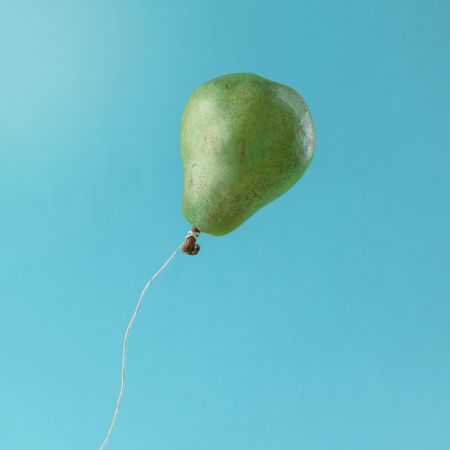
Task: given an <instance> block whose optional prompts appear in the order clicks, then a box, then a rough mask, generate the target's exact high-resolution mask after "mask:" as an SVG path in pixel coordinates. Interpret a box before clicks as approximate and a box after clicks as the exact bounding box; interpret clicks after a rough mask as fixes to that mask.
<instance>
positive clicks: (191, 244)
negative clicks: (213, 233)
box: [181, 226, 200, 256]
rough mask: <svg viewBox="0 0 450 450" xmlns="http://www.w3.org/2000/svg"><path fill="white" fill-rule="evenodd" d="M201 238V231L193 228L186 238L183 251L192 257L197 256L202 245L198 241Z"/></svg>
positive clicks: (182, 247)
mask: <svg viewBox="0 0 450 450" xmlns="http://www.w3.org/2000/svg"><path fill="white" fill-rule="evenodd" d="M199 236H200V230H199V229H198V228H197V227H196V226H193V227H192V230H189V232H188V234H187V235H186V237H185V238H184V242H183V245H182V246H181V250H182V251H183V253H186V254H188V255H191V256H195V255H196V254H197V253H198V252H199V251H200V245H198V244H197V239H198V238H199Z"/></svg>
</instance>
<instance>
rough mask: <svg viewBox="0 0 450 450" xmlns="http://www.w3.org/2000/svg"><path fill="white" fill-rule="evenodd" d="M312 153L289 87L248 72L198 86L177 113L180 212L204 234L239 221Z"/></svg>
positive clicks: (289, 181)
mask: <svg viewBox="0 0 450 450" xmlns="http://www.w3.org/2000/svg"><path fill="white" fill-rule="evenodd" d="M314 151H315V130H314V124H313V121H312V117H311V113H310V112H309V109H308V107H307V105H306V103H305V101H304V100H303V98H302V97H301V96H300V94H298V92H296V91H295V90H294V89H292V88H290V87H288V86H285V85H283V84H280V83H276V82H274V81H271V80H268V79H266V78H263V77H260V76H258V75H254V74H250V73H237V74H230V75H225V76H222V77H219V78H216V79H214V80H211V81H208V82H207V83H205V84H203V85H202V86H200V87H199V88H198V89H197V90H196V91H195V92H194V93H193V94H192V96H191V98H190V99H189V101H188V103H187V105H186V108H185V110H184V112H183V119H182V127H181V153H182V159H183V166H184V194H183V212H184V215H185V217H186V219H187V220H188V221H189V222H190V223H191V224H193V225H194V226H196V227H197V228H198V229H199V230H201V231H202V232H204V233H208V234H212V235H215V236H221V235H224V234H227V233H230V232H231V231H233V230H235V229H236V228H237V227H239V226H240V225H241V224H242V223H243V222H245V221H246V220H247V219H248V218H249V217H250V216H252V215H253V214H254V213H255V212H256V211H258V210H259V209H260V208H262V207H263V206H265V205H267V204H268V203H270V202H271V201H273V200H275V199H276V198H278V197H279V196H280V195H282V194H283V193H285V192H286V191H287V190H288V189H290V188H291V187H292V186H294V184H295V183H297V181H298V180H299V179H300V178H301V177H302V175H303V174H304V172H305V170H306V169H307V168H308V166H309V164H310V162H311V160H312V158H313V155H314Z"/></svg>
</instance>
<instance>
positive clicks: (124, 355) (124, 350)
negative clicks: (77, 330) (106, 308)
mask: <svg viewBox="0 0 450 450" xmlns="http://www.w3.org/2000/svg"><path fill="white" fill-rule="evenodd" d="M191 235H193V233H191V232H189V233H188V235H187V236H186V238H187V237H189V236H191ZM195 237H196V238H197V237H198V235H196V236H195ZM186 238H184V239H183V242H182V243H181V244H180V245H179V246H178V247H177V249H176V250H175V251H174V252H173V253H172V254H171V255H170V257H169V259H168V260H167V261H166V262H165V263H164V264H163V265H162V266H161V268H160V269H159V270H158V272H156V273H155V275H153V276H152V277H151V278H150V280H148V281H147V284H146V285H145V286H144V289H142V292H141V295H140V296H139V301H138V302H137V305H136V308H135V310H134V313H133V316H132V317H131V320H130V322H129V323H128V326H127V329H126V331H125V335H124V338H123V347H122V381H121V383H120V391H119V397H118V398H117V404H116V409H115V411H114V416H113V419H112V422H111V425H110V427H109V430H108V434H107V435H106V437H105V440H104V441H103V444H102V445H101V447H100V450H104V449H105V448H106V446H107V445H108V442H109V440H110V438H111V435H112V432H113V431H114V427H115V426H116V422H117V416H118V415H119V409H120V405H121V403H122V397H123V391H124V389H125V369H126V365H127V345H128V336H129V334H130V331H131V328H133V325H134V322H135V320H136V316H137V314H138V312H139V310H140V309H141V304H142V300H143V299H144V296H145V294H146V293H147V290H148V288H149V287H150V285H151V284H152V283H153V281H154V280H156V278H158V276H159V275H160V273H161V272H162V271H163V270H164V269H165V268H166V267H167V266H168V265H169V263H170V262H171V261H172V259H173V258H175V255H176V254H177V253H178V252H179V251H180V248H181V246H182V245H183V243H184V241H185V240H186Z"/></svg>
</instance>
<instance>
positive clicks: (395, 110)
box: [0, 0, 450, 450]
mask: <svg viewBox="0 0 450 450" xmlns="http://www.w3.org/2000/svg"><path fill="white" fill-rule="evenodd" d="M449 19H450V6H449V3H448V2H446V1H445V0H420V1H418V0H413V1H390V0H382V1H378V2H373V1H371V2H368V1H356V0H347V1H343V2H336V1H332V0H328V1H327V0H319V1H314V2H312V1H308V2H307V1H283V0H281V1H277V2H260V1H251V2H250V1H238V0H230V1H227V2H210V1H206V0H205V1H189V2H185V1H181V0H179V1H164V2H163V1H158V2H156V1H151V2H149V1H136V0H131V1H127V2H125V1H122V2H120V1H91V0H90V1H73V2H70V1H56V0H55V1H50V0H45V1H40V2H31V1H28V2H24V1H21V0H14V1H5V0H1V2H0V68H1V70H0V206H1V222H0V231H1V232H0V302H1V303H0V305H1V310H0V342H1V344H0V345H1V360H0V448H1V449H2V450H3V449H5V450H10V449H11V450H35V449H36V450H54V449H58V450H60V449H64V450H80V449H96V448H97V449H98V448H99V446H100V443H101V441H102V439H103V437H104V435H105V433H106V431H107V428H108V426H109V423H110V420H111V417H112V413H113V408H114V405H115V401H116V396H117V393H118V388H119V371H120V350H121V341H122V335H123V331H124V328H125V326H126V324H127V322H128V320H129V317H130V314H131V312H132V310H133V308H134V305H135V303H136V300H137V296H138V294H139V292H140V290H141V288H142V287H143V285H144V284H145V282H146V280H147V279H148V277H149V276H150V275H151V274H152V273H154V272H155V271H156V269H158V267H159V266H160V264H161V263H162V262H163V261H164V260H165V258H166V257H167V256H168V255H169V254H170V252H171V251H172V250H173V249H174V247H176V245H177V244H178V242H179V241H180V240H181V239H182V238H183V236H184V235H185V233H186V231H187V230H188V229H189V228H190V225H189V224H188V223H187V222H186V221H185V219H184V217H183V215H182V211H181V195H182V183H183V173H182V167H181V160H180V151H179V129H180V119H181V113H182V110H183V107H184V105H185V103H186V101H187V99H188V98H189V96H190V94H191V92H192V91H193V90H194V89H195V88H196V87H197V86H198V85H200V84H201V83H203V82H205V81H207V80H208V79H211V78H214V77H216V76H219V75H222V74H224V73H230V72H242V71H249V72H255V73H258V74H261V75H263V76H266V77H268V78H270V79H274V80H278V81H280V82H283V83H286V84H289V85H291V86H293V87H294V88H296V89H297V90H299V91H300V92H301V93H302V94H303V96H304V97H305V99H306V101H307V102H308V104H309V106H310V108H311V110H312V112H313V116H314V118H315V122H316V128H317V142H318V146H317V153H316V157H315V159H314V161H313V164H312V165H311V167H310V169H309V171H308V172H307V173H306V175H305V177H304V178H303V179H302V181H301V182H300V183H299V184H298V185H297V186H296V187H295V188H294V189H292V190H291V191H289V192H288V193H287V194H286V195H284V196H283V197H282V198H280V199H279V200H277V201H276V202H274V203H272V204H270V205H269V206H267V207H266V208H264V209H263V210H261V211H260V212H258V213H257V214H256V215H255V216H254V217H253V218H251V219H250V220H249V221H248V222H246V223H245V224H244V225H243V226H242V227H241V228H239V229H238V230H236V231H235V232H234V233H232V234H230V235H228V236H226V237H221V238H214V237H209V236H203V237H202V239H201V243H202V247H203V248H202V251H201V253H200V255H199V256H198V257H196V258H190V257H187V256H184V255H179V256H178V257H177V259H176V261H175V262H174V263H173V265H172V266H170V268H169V269H168V271H167V272H165V273H164V274H163V276H162V277H161V278H160V279H159V280H158V281H157V283H156V284H155V285H154V287H152V289H151V291H150V292H149V295H148V297H147V298H146V301H145V304H144V307H143V309H142V310H141V315H140V316H139V318H138V321H137V324H136V328H135V329H134V331H133V333H132V336H131V339H130V349H129V360H128V361H129V366H128V380H127V381H128V385H127V390H126V394H125V400H124V404H123V408H122V410H121V415H120V417H119V422H118V428H117V429H116V432H115V433H114V435H113V438H112V441H111V444H110V446H109V447H108V449H111V450H114V449H117V450H119V449H133V450H138V449H155V450H173V449H184V450H274V449H277V450H278V449H283V450H297V449H305V450H372V449H373V450H380V449H383V450H419V449H420V450H425V449H427V450H428V449H432V450H444V449H445V450H448V449H449V448H450V427H449V423H450V318H449V316H450V305H449V300H450V295H449V294H450V289H449V266H450V264H449V251H450V212H449V193H450V177H449V169H448V168H449V164H450V153H449V144H450V132H449V131H450V130H449V128H450V127H449V117H448V113H449V106H450V101H449V87H448V80H449V76H450V68H449V51H450V45H449V43H450V32H449V28H448V22H449Z"/></svg>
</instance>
